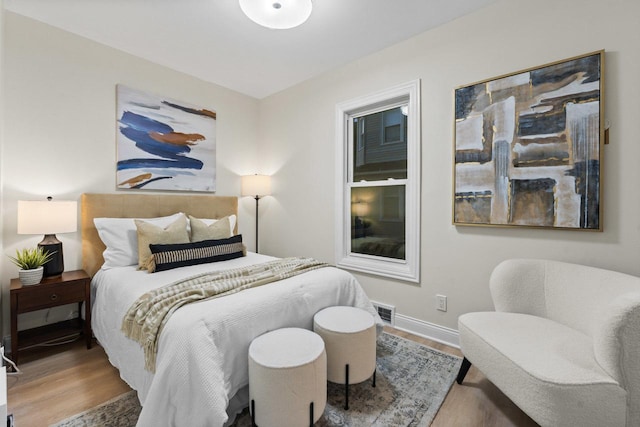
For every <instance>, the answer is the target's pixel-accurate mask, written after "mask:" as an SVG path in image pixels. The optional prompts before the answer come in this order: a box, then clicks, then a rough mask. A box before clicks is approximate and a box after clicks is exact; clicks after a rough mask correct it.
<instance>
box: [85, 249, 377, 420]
mask: <svg viewBox="0 0 640 427" xmlns="http://www.w3.org/2000/svg"><path fill="white" fill-rule="evenodd" d="M273 259H274V258H272V257H268V256H264V255H259V254H254V253H248V255H247V256H246V257H243V258H238V259H235V260H230V261H224V262H219V263H214V264H203V265H198V266H192V267H183V268H179V269H175V270H169V271H164V272H158V273H154V274H149V273H147V272H145V271H138V270H136V267H135V266H131V267H120V268H113V269H109V270H100V271H99V272H98V273H97V274H96V275H95V277H94V278H93V281H92V286H93V293H94V297H93V309H92V327H93V332H94V334H95V336H96V338H97V339H98V342H99V343H100V344H101V345H102V346H103V347H104V349H105V351H106V353H107V355H108V357H109V360H110V362H111V363H112V364H113V365H114V366H115V367H116V368H118V369H119V370H120V376H121V377H122V378H123V379H124V380H125V381H126V382H127V383H128V384H129V385H130V386H131V387H132V388H133V389H135V390H136V391H137V392H138V397H139V399H140V402H141V403H142V405H143V407H142V413H141V414H140V419H139V421H138V426H154V427H157V426H207V427H210V426H222V425H224V424H225V422H226V421H227V420H228V418H229V416H228V414H227V407H228V406H229V402H230V401H231V399H232V398H234V396H235V398H234V403H235V404H236V405H232V406H237V404H238V402H239V403H240V406H242V405H246V404H247V401H246V399H247V397H246V396H244V397H243V396H242V395H243V393H238V392H239V391H240V390H241V389H245V390H246V386H247V384H248V383H249V375H248V360H247V357H248V356H247V355H248V350H249V344H250V343H251V340H252V339H253V338H255V337H257V336H259V335H261V334H263V333H265V332H268V331H272V330H274V329H278V328H282V327H300V328H306V329H311V328H312V326H313V315H314V314H315V313H316V312H318V311H319V310H321V309H323V308H325V307H330V306H334V305H350V306H355V307H360V308H363V309H365V310H368V311H370V312H371V313H372V314H373V315H374V316H375V317H376V319H377V321H378V324H379V325H380V324H381V323H380V319H379V317H378V315H377V313H376V312H375V310H374V308H373V307H372V305H371V302H370V301H369V299H368V298H367V296H366V294H365V293H364V291H363V290H362V288H361V287H360V284H359V283H358V282H357V281H356V280H355V278H354V277H353V276H352V275H351V274H349V273H347V272H345V271H342V270H339V269H337V268H334V267H329V268H322V269H319V270H314V271H310V272H308V273H304V274H301V275H299V276H295V277H292V278H289V279H286V280H282V281H280V282H276V283H272V284H269V285H265V286H262V287H258V288H254V289H248V290H245V291H242V292H240V293H238V294H234V295H229V296H226V297H223V298H218V299H212V300H208V301H202V302H198V303H193V304H189V305H187V306H184V307H182V308H180V309H179V310H177V311H176V312H175V313H174V314H173V316H172V318H171V320H170V321H169V322H168V323H167V325H166V326H165V328H164V329H163V331H162V333H161V335H160V339H159V343H158V356H157V364H156V373H155V374H151V373H150V372H148V371H146V370H145V369H144V354H143V351H142V348H141V347H140V346H139V345H138V343H136V342H135V341H132V340H130V339H128V338H125V336H124V334H123V333H122V332H121V331H120V326H121V324H122V319H123V317H124V315H125V313H126V311H127V310H128V309H129V307H130V306H131V304H133V302H134V301H135V300H136V299H137V298H138V297H139V296H140V295H142V294H144V293H145V292H147V291H149V290H151V289H155V288H157V287H160V286H164V285H167V284H170V283H173V282H175V281H176V280H179V279H181V278H183V277H187V276H191V275H193V274H197V273H201V272H205V271H212V270H220V269H227V268H236V267H242V266H245V265H250V264H256V263H261V262H267V261H271V260H273ZM236 394H237V395H236ZM236 410H237V408H233V409H232V408H229V413H230V414H231V416H232V417H233V416H234V415H235V412H236Z"/></svg>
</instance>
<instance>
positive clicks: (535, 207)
mask: <svg viewBox="0 0 640 427" xmlns="http://www.w3.org/2000/svg"><path fill="white" fill-rule="evenodd" d="M603 83H604V50H600V51H596V52H591V53H587V54H584V55H580V56H576V57H573V58H569V59H564V60H561V61H557V62H553V63H549V64H545V65H542V66H539V67H533V68H529V69H526V70H522V71H517V72H515V73H511V74H506V75H503V76H500V77H495V78H491V79H487V80H483V81H480V82H477V83H472V84H470V85H465V86H461V87H458V88H456V89H455V92H454V97H455V100H454V104H455V111H454V113H455V124H454V168H453V193H454V194H453V224H454V225H471V226H478V225H481V226H498V227H512V226H517V227H537V228H553V229H570V230H592V231H602V203H601V190H600V189H601V173H600V172H601V164H602V161H601V157H602V147H603V143H604V140H605V138H604V114H603V112H604V102H603V99H604V87H603Z"/></svg>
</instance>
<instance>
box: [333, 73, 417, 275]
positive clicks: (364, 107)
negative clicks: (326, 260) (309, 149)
mask: <svg viewBox="0 0 640 427" xmlns="http://www.w3.org/2000/svg"><path fill="white" fill-rule="evenodd" d="M404 104H406V105H407V130H406V138H407V178H406V179H390V180H387V181H369V182H364V183H363V182H352V177H353V155H354V154H353V153H354V147H353V144H354V143H355V142H354V141H352V139H353V138H352V136H353V127H352V126H353V118H355V117H362V116H366V115H367V114H373V113H375V112H377V111H383V110H388V109H389V108H393V107H395V106H398V105H404ZM420 120H421V114H420V80H419V79H417V80H412V81H410V82H407V83H404V84H400V85H397V86H393V87H390V88H388V89H385V90H381V91H378V92H375V93H372V94H369V95H365V96H361V97H358V98H354V99H352V100H349V101H344V102H341V103H339V104H337V105H336V184H335V185H336V218H335V220H336V227H335V233H336V235H335V258H336V265H337V266H338V267H342V268H345V269H349V270H355V271H359V272H364V273H370V274H374V275H379V276H383V277H390V278H394V279H399V280H405V281H409V282H414V283H418V282H419V281H420V186H421V181H420V175H421V173H420V165H421V154H420V153H421V134H420ZM350 135H351V136H350ZM372 184H374V185H372ZM386 185H404V186H405V224H406V225H405V259H404V260H400V259H395V258H388V257H383V256H373V255H365V254H359V253H354V252H351V188H352V187H362V186H375V187H381V186H386Z"/></svg>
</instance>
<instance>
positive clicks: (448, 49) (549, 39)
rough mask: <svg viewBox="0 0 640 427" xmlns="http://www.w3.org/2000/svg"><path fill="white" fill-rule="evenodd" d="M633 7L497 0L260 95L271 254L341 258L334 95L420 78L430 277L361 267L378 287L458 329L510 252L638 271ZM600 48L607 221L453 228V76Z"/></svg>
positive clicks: (420, 315) (638, 34) (375, 293)
mask: <svg viewBox="0 0 640 427" xmlns="http://www.w3.org/2000/svg"><path fill="white" fill-rule="evenodd" d="M639 16H640V2H638V1H637V0H608V1H602V0H563V1H557V0H539V1H535V2H531V1H528V0H500V1H498V2H497V3H495V4H493V5H491V6H489V7H487V8H485V9H482V10H480V11H479V12H476V13H473V14H471V15H468V16H466V17H463V18H461V19H458V20H456V21H453V22H451V23H449V24H446V25H444V26H442V27H440V28H437V29H435V30H432V31H429V32H426V33H423V34H421V35H419V36H417V37H415V38H412V39H410V40H408V41H406V42H403V43H401V44H398V45H396V46H393V47H391V48H389V49H386V50H383V51H380V52H378V53H375V54H373V55H371V56H368V57H366V58H364V59H361V60H359V61H356V62H353V63H351V64H348V65H346V66H344V67H342V68H340V69H337V70H334V71H332V72H329V73H327V74H324V75H322V76H320V77H318V78H315V79H312V80H309V81H306V82H304V83H302V84H300V85H298V86H295V87H293V88H291V89H289V90H286V91H283V92H281V93H278V94H276V95H273V96H271V97H269V98H266V99H264V100H262V101H261V103H260V130H259V132H260V138H261V145H260V158H261V159H263V161H264V162H265V166H264V168H265V169H268V170H266V171H265V172H269V173H273V175H274V176H273V194H274V197H272V198H270V199H267V200H265V203H264V204H263V205H262V207H263V208H264V209H263V211H262V213H261V221H262V222H261V231H263V233H261V241H260V242H261V247H262V248H263V250H264V252H266V253H270V254H273V255H278V256H290V255H308V256H314V257H317V258H320V259H323V260H326V261H334V252H333V251H334V238H333V229H334V226H335V225H334V212H333V211H334V206H335V200H336V195H335V191H334V174H335V160H334V157H335V156H334V140H335V137H334V132H335V123H334V111H335V105H336V103H338V102H340V101H344V100H348V99H352V98H354V97H358V96H362V95H366V94H368V93H371V92H375V91H378V90H380V89H385V88H387V87H390V86H393V85H395V84H398V83H404V82H407V81H409V80H412V79H416V78H419V79H421V81H422V201H421V203H422V235H421V239H422V244H421V251H422V260H421V269H422V274H421V275H422V278H421V282H420V284H419V285H418V286H416V285H412V284H408V283H403V282H399V281H393V280H387V279H381V278H376V277H373V276H368V275H364V274H356V276H357V277H358V279H359V280H360V282H361V283H362V284H363V286H364V288H365V290H366V291H367V293H368V294H369V296H370V297H371V298H372V299H374V300H377V301H380V302H385V303H390V304H394V305H396V306H397V311H398V312H399V313H400V314H402V315H405V316H409V317H410V318H413V319H418V320H419V321H421V322H429V323H433V324H437V325H442V326H444V327H448V328H454V329H457V317H458V316H459V315H460V314H462V313H464V312H468V311H476V310H489V309H492V307H493V306H492V303H491V298H490V295H489V290H488V278H489V274H490V272H491V270H492V269H493V267H494V266H495V265H496V264H497V263H499V262H500V261H501V260H503V259H506V258H512V257H540V258H549V259H557V260H564V261H569V262H577V263H584V264H589V265H594V266H599V267H605V268H610V269H615V270H619V271H623V272H626V273H631V274H635V275H640V220H639V214H638V212H640V191H638V183H639V182H640V168H639V167H638V158H640V143H639V142H640V141H639V137H638V135H639V133H638V130H637V123H638V118H639V117H640V102H639V99H640V49H638V46H640V26H638V17H639ZM345 43H348V40H345ZM353 48H354V49H357V46H353ZM599 49H606V52H607V53H606V78H605V84H606V110H605V113H606V114H605V116H606V117H607V118H608V119H609V120H610V121H611V132H610V134H611V135H610V137H611V144H610V145H609V146H606V147H605V149H604V164H603V188H602V195H603V199H602V202H603V203H604V232H602V233H597V232H585V231H562V230H535V229H533V230H532V229H501V228H472V227H455V226H452V225H451V206H452V201H451V200H452V165H453V147H452V146H453V120H454V118H453V90H454V88H455V87H458V86H461V85H465V84H469V83H473V82H476V81H479V80H484V79H487V78H491V77H494V76H498V75H502V74H506V73H510V72H514V71H518V70H521V69H524V68H528V67H533V66H537V65H542V64H545V63H548V62H552V61H556V60H561V59H564V58H569V57H572V56H576V55H580V54H583V53H588V52H592V51H595V50H599ZM435 294H444V295H447V296H448V298H449V301H448V302H449V310H448V312H446V313H443V312H438V311H436V310H435V298H434V296H435ZM576 298H579V296H576Z"/></svg>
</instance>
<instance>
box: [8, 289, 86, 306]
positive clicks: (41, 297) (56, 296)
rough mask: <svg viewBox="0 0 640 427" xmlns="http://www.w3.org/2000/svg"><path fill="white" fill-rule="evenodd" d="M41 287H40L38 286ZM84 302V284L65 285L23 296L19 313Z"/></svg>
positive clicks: (19, 301) (20, 298)
mask: <svg viewBox="0 0 640 427" xmlns="http://www.w3.org/2000/svg"><path fill="white" fill-rule="evenodd" d="M36 286H40V285H36ZM80 301H84V284H83V283H79V284H65V285H60V286H46V287H43V288H42V289H38V291H37V292H31V293H28V294H22V295H20V296H19V297H18V312H19V313H22V312H25V311H33V310H38V309H40V308H47V307H56V306H59V305H64V304H69V303H72V302H80Z"/></svg>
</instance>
